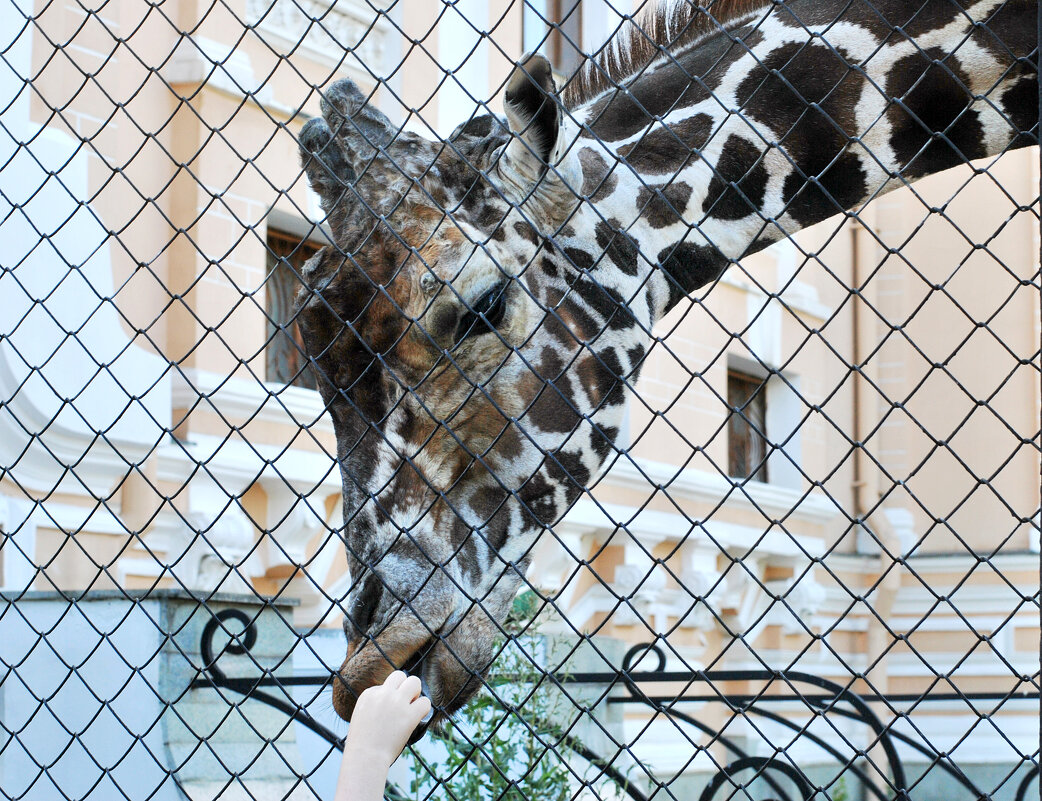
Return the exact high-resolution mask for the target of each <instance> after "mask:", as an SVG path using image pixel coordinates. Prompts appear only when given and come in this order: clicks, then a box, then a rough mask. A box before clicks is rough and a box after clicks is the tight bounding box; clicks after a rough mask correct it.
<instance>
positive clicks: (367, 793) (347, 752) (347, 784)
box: [336, 743, 390, 801]
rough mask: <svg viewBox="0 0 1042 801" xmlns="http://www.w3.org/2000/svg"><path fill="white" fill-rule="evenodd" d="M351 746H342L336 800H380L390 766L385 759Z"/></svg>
mask: <svg viewBox="0 0 1042 801" xmlns="http://www.w3.org/2000/svg"><path fill="white" fill-rule="evenodd" d="M351 746H352V744H351V743H348V744H347V745H346V746H345V748H344V760H343V762H342V763H341V765H340V778H339V779H337V783H336V801H381V799H383V792H384V785H385V784H386V783H387V771H388V770H389V769H390V766H389V765H387V764H386V760H385V759H382V758H380V757H378V756H376V755H373V754H370V753H367V752H365V751H364V750H363V749H360V748H352V747H351Z"/></svg>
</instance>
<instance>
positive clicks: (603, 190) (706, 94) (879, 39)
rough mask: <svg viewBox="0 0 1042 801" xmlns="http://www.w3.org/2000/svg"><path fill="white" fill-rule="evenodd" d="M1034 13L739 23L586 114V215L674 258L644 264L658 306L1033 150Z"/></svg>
mask: <svg viewBox="0 0 1042 801" xmlns="http://www.w3.org/2000/svg"><path fill="white" fill-rule="evenodd" d="M1035 13H1036V10H1035V7H1034V5H1033V4H1032V3H1031V2H1028V1H1027V0H1024V1H1023V2H1008V3H1002V2H1001V0H980V1H979V2H977V3H972V4H969V6H968V8H966V9H959V8H958V6H957V4H955V3H951V2H943V3H942V2H938V3H926V4H925V5H924V4H923V3H922V2H921V1H920V0H915V2H911V3H909V2H903V1H901V0H880V2H877V3H876V4H875V7H874V8H870V7H869V6H868V4H850V3H848V2H846V0H842V2H837V1H834V0H794V1H793V2H791V3H788V4H784V5H769V6H766V7H765V8H764V9H762V10H760V11H757V12H754V13H753V14H752V15H747V16H745V17H743V18H740V19H738V20H735V21H732V22H730V23H728V24H727V25H726V30H725V31H720V32H716V33H714V34H710V35H707V36H704V37H702V38H701V39H700V40H699V41H697V42H694V43H692V44H690V45H687V46H685V47H683V48H680V49H679V50H678V51H677V52H674V53H671V54H669V55H668V56H663V57H660V58H659V59H657V60H656V61H655V62H654V63H653V64H652V65H651V67H650V68H648V69H646V70H644V71H643V72H642V73H641V74H640V75H639V76H638V77H636V78H635V79H632V80H630V81H628V82H626V83H624V87H625V88H624V89H623V90H621V91H608V92H606V93H604V94H602V95H601V96H600V97H597V98H594V99H593V100H592V101H589V102H587V103H586V104H585V105H583V106H581V107H579V108H578V109H577V110H576V111H575V112H574V117H575V120H576V122H578V124H579V126H580V128H581V130H582V133H581V134H580V150H579V159H580V162H581V163H582V168H583V194H584V195H585V196H586V198H587V199H588V201H589V202H590V207H591V211H590V214H591V215H592V217H596V218H597V219H596V220H595V221H593V222H592V225H593V226H594V228H598V226H602V225H603V224H605V223H607V224H609V225H610V226H611V227H612V229H614V230H615V232H616V234H617V235H618V233H620V232H623V233H624V235H625V236H626V237H627V238H628V239H632V240H633V241H635V243H636V244H637V246H638V249H639V252H640V254H641V261H642V262H643V263H644V264H645V267H646V268H647V269H648V270H650V269H651V268H652V267H654V266H655V265H658V266H660V267H661V268H662V269H661V270H660V271H656V273H657V274H658V275H657V276H651V278H650V279H645V278H644V276H642V280H650V281H652V282H654V281H656V280H661V281H662V282H663V284H665V287H664V288H663V289H662V291H661V292H659V293H658V295H659V302H658V303H657V304H656V305H657V306H658V308H657V309H654V310H653V311H652V316H653V317H657V316H659V315H660V314H661V313H663V312H664V311H665V310H668V308H670V307H671V306H672V305H674V304H675V303H676V302H677V301H678V300H679V299H680V298H681V297H683V296H685V295H686V294H687V293H689V292H691V291H692V290H694V289H697V288H699V287H700V286H702V285H704V284H706V283H708V282H710V281H712V280H714V279H715V278H716V277H718V276H719V274H720V273H721V272H722V271H723V270H724V269H725V268H726V266H727V265H728V264H729V263H731V262H732V261H734V260H737V259H739V258H741V257H742V256H745V255H748V254H749V253H752V252H755V251H756V250H759V249H761V248H763V247H765V246H767V245H769V244H770V243H772V242H775V241H777V240H779V239H781V238H783V237H785V236H789V235H791V234H793V233H795V232H796V231H798V230H800V229H802V228H804V227H807V226H809V225H812V224H814V223H816V222H819V221H821V220H824V219H826V218H828V217H831V216H833V215H835V214H837V213H840V212H843V211H845V210H847V209H851V208H855V207H857V206H858V205H860V204H861V203H863V202H865V201H867V200H869V199H872V198H874V197H877V196H878V195H880V194H882V193H884V192H887V191H890V190H891V189H894V188H896V187H898V186H901V185H903V184H904V183H906V182H907V181H909V180H914V179H917V178H920V177H923V176H925V175H928V174H931V173H934V172H938V171H940V170H943V169H946V168H948V167H952V166H955V165H956V164H961V163H964V162H966V161H968V160H971V159H975V158H981V157H985V156H989V155H995V154H999V153H1001V152H1003V151H1004V150H1005V149H1008V148H1011V147H1019V146H1023V145H1027V144H1030V143H1031V142H1030V141H1029V137H1027V136H1020V137H1018V131H1028V130H1030V129H1031V128H1033V127H1034V126H1035V125H1036V124H1037V95H1036V93H1037V87H1036V83H1035V81H1036V78H1035V75H1034V72H1035V71H1036V69H1037V68H1036V67H1035V66H1034V65H1032V64H1031V63H1029V60H1028V59H1029V56H1030V55H1031V53H1032V51H1033V50H1034V48H1035V47H1036V42H1035V39H1034V36H1033V31H1034V24H1035V22H1034V19H1035ZM884 20H885V21H884ZM980 21H987V22H988V25H989V27H991V28H992V29H996V28H999V29H1000V30H996V31H995V32H996V33H997V34H998V36H997V37H990V36H985V35H982V34H980V33H979V32H977V33H975V32H974V28H973V26H974V23H975V22H980ZM895 26H902V28H903V30H904V31H905V33H906V34H907V35H898V34H896V33H895V31H894V27H895ZM913 39H914V41H913ZM997 39H1003V40H1004V44H1005V45H1006V46H1005V47H1004V46H1003V45H999V44H996V40H997ZM1006 47H1012V48H1014V51H1013V52H1011V51H1010V50H1009V49H1006ZM1016 48H1019V50H1022V51H1023V52H1018V51H1017V50H1016ZM1032 115H1034V116H1032ZM601 238H603V237H601V236H598V240H600V239H601ZM598 244H600V245H601V246H602V247H603V243H601V242H600V241H598ZM609 255H610V254H609ZM642 272H643V271H642Z"/></svg>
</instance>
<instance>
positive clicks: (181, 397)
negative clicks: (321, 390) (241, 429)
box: [171, 369, 333, 434]
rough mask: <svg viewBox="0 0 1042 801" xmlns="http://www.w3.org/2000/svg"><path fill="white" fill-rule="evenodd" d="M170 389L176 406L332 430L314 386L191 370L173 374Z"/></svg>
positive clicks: (328, 432)
mask: <svg viewBox="0 0 1042 801" xmlns="http://www.w3.org/2000/svg"><path fill="white" fill-rule="evenodd" d="M171 392H172V405H173V407H174V408H175V409H191V408H193V407H197V408H200V409H205V410H213V411H216V412H219V413H220V414H221V415H223V416H224V417H226V418H228V419H230V420H235V421H240V420H260V421H263V422H267V423H283V424H289V425H295V426H306V427H307V428H309V429H311V430H314V431H316V432H318V433H323V434H332V433H333V422H332V420H331V419H330V418H329V415H327V414H326V408H325V405H324V404H323V403H322V398H321V396H320V395H319V394H318V392H316V391H315V390H313V389H302V388H300V387H291V386H286V385H284V384H268V383H261V382H260V381H258V380H247V379H241V378H228V377H227V376H224V375H221V374H219V373H212V372H209V371H207V370H196V369H188V370H182V371H181V372H180V374H178V375H175V376H174V377H173V381H172V387H171Z"/></svg>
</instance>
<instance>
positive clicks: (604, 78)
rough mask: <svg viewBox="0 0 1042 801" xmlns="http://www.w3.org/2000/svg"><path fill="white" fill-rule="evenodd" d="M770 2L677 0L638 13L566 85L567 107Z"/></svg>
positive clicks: (592, 97)
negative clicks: (666, 53) (648, 11)
mask: <svg viewBox="0 0 1042 801" xmlns="http://www.w3.org/2000/svg"><path fill="white" fill-rule="evenodd" d="M770 3H771V0H673V1H672V2H662V3H659V4H658V5H657V6H656V7H655V8H654V10H652V11H651V12H650V13H645V14H642V15H635V16H634V17H632V18H630V19H629V20H628V23H627V24H624V25H623V26H620V28H619V30H618V31H617V32H616V34H615V35H614V36H613V37H612V38H611V39H609V40H608V42H607V43H606V44H605V45H604V46H603V47H602V48H601V49H600V50H598V51H597V52H596V53H595V54H594V55H592V56H590V57H589V58H587V59H586V60H585V61H584V62H583V64H582V66H580V67H579V69H578V70H576V72H575V74H574V75H572V76H571V77H570V78H569V79H568V81H567V82H566V84H565V87H564V89H563V91H562V99H563V101H564V104H565V107H566V108H570V109H574V108H578V107H579V106H583V105H586V104H587V103H589V102H591V101H592V100H594V99H595V98H597V97H598V96H599V95H601V94H603V93H604V92H606V91H609V90H611V89H616V88H618V86H619V85H620V84H624V83H626V82H627V81H628V80H629V79H630V78H634V77H636V76H637V75H639V74H640V73H641V72H643V71H644V70H645V69H646V68H647V67H648V65H649V64H650V63H651V62H652V61H653V60H654V59H655V58H656V57H657V56H659V55H661V54H662V53H665V52H676V50H677V49H679V48H681V47H684V46H686V45H690V44H692V43H693V42H696V41H698V40H700V39H702V38H703V37H705V36H707V35H709V34H712V33H714V32H716V31H718V30H720V29H721V27H723V26H725V25H727V24H728V23H731V22H734V21H735V20H738V19H741V18H743V17H745V16H747V15H748V14H750V13H752V12H754V11H756V10H758V9H761V8H764V7H766V6H767V5H770Z"/></svg>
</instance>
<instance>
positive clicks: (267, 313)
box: [264, 224, 324, 391]
mask: <svg viewBox="0 0 1042 801" xmlns="http://www.w3.org/2000/svg"><path fill="white" fill-rule="evenodd" d="M323 244H324V243H322V242H318V241H316V240H314V239H311V238H308V237H302V236H300V235H299V234H296V233H293V232H292V231H288V230H286V229H285V228H280V227H278V226H276V225H271V224H269V225H268V226H267V230H266V231H265V236H264V249H265V277H264V318H265V340H264V381H265V383H268V384H281V385H283V386H292V387H298V388H300V389H307V390H312V391H317V390H318V381H317V377H316V376H315V373H314V371H313V370H311V369H309V367H308V360H307V354H306V351H305V349H304V340H303V337H302V335H301V333H300V328H299V327H298V326H297V322H296V310H295V309H294V308H293V298H294V297H295V296H296V293H297V289H298V287H300V286H301V281H300V277H299V276H300V274H301V271H302V268H303V266H304V263H305V262H306V261H307V260H308V259H309V258H311V257H312V256H313V255H314V254H315V253H317V252H318V251H319V250H320V249H321V248H322V247H323ZM276 299H277V300H279V301H281V303H280V304H279V305H278V307H276V306H275V305H274V304H273V300H276ZM279 318H284V319H279ZM283 365H286V366H285V367H283Z"/></svg>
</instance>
